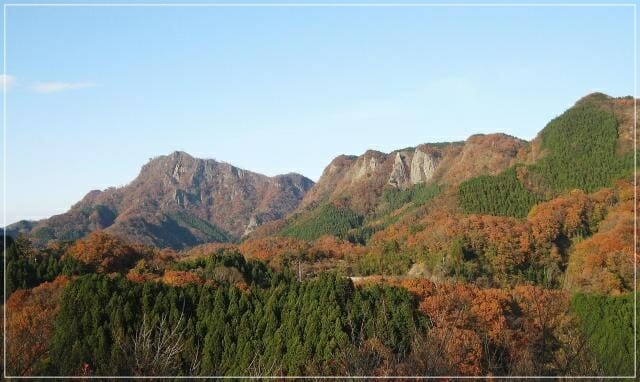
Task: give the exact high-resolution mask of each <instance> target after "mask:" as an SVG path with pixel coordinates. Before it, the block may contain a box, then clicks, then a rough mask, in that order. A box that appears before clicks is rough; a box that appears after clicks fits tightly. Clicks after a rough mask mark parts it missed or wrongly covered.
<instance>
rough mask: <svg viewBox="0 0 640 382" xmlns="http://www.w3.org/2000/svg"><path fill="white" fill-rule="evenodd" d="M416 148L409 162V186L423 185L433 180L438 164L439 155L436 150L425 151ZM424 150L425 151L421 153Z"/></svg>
mask: <svg viewBox="0 0 640 382" xmlns="http://www.w3.org/2000/svg"><path fill="white" fill-rule="evenodd" d="M426 149H427V148H425V149H422V150H421V149H420V148H417V149H416V151H415V152H414V153H413V159H412V160H411V173H410V175H409V180H410V181H411V184H418V183H425V182H428V181H430V180H431V178H433V174H434V173H435V172H436V168H437V167H438V164H439V163H440V159H441V156H440V155H441V154H440V152H439V151H436V150H428V151H427V150H426ZM423 150H425V151H423Z"/></svg>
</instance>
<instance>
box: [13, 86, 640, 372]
mask: <svg viewBox="0 0 640 382" xmlns="http://www.w3.org/2000/svg"><path fill="white" fill-rule="evenodd" d="M634 102H635V101H634V100H633V99H631V98H629V97H625V98H612V97H608V96H606V95H604V94H592V95H589V96H587V97H585V98H583V99H581V100H579V101H578V102H577V103H576V105H575V106H574V107H572V108H570V109H569V110H567V111H566V112H564V113H562V114H561V115H560V116H558V117H557V118H555V119H553V120H552V121H550V122H549V123H548V124H547V126H546V127H544V128H543V129H542V130H541V132H540V133H539V135H538V136H537V137H536V138H535V139H534V140H532V141H531V142H525V141H522V140H519V139H517V138H514V137H510V136H508V135H504V134H492V135H476V136H473V137H470V138H469V139H468V140H467V141H465V142H453V143H438V144H424V145H418V146H416V147H412V148H407V149H402V150H398V151H394V152H392V153H389V154H385V153H381V152H377V151H367V152H366V153H365V154H363V155H361V156H340V157H338V158H336V159H335V160H334V161H332V162H331V163H330V165H329V166H327V168H326V169H325V171H324V173H323V176H322V178H321V179H320V180H319V181H318V183H317V184H315V185H314V186H313V187H312V188H311V189H309V187H308V186H310V185H309V184H306V183H305V182H302V181H301V180H300V179H298V178H296V177H295V176H293V177H292V178H291V179H289V178H287V179H288V180H284V179H280V180H278V181H277V182H276V183H269V184H272V185H273V184H277V185H278V186H277V187H279V188H278V190H279V191H278V192H275V191H274V190H275V189H272V188H266V189H264V190H263V191H264V192H265V193H264V194H261V195H263V199H261V200H263V202H260V203H257V205H256V206H254V205H253V204H251V203H254V202H251V203H250V204H251V206H250V207H251V208H249V207H247V205H245V204H244V203H246V202H247V200H249V199H246V198H240V199H234V200H236V202H234V203H240V204H237V205H236V204H233V203H232V204H230V206H232V207H233V206H235V207H233V208H238V209H239V210H242V211H244V212H247V211H249V210H251V211H254V212H253V213H252V214H253V215H251V217H249V215H247V214H243V215H242V216H243V220H242V219H241V220H242V224H237V222H234V223H233V224H231V223H230V221H231V220H234V216H235V215H233V214H234V213H235V212H234V211H236V210H234V209H233V208H232V209H231V210H226V214H227V215H225V219H227V220H228V221H229V224H230V225H228V226H227V227H232V226H234V224H237V226H238V227H240V228H237V227H236V228H237V229H236V228H234V229H221V228H220V227H221V226H222V225H220V224H214V223H212V220H211V219H206V218H205V215H199V214H194V213H191V212H189V211H200V207H194V209H193V210H189V209H188V208H186V207H184V208H178V209H171V210H166V211H165V212H163V215H162V216H164V217H162V218H161V221H162V222H163V223H162V224H161V225H160V226H154V227H155V228H149V226H146V225H145V224H147V223H148V221H146V220H145V219H142V220H141V221H138V220H135V219H133V217H132V219H133V220H132V221H136V222H137V223H135V224H134V223H131V224H132V225H131V226H126V227H125V226H123V225H118V227H121V228H122V229H125V228H126V229H127V230H129V229H131V230H132V231H127V232H138V233H140V235H142V234H143V232H147V233H152V234H154V232H155V235H156V236H155V237H162V238H163V239H162V241H153V242H149V241H146V240H136V238H137V236H135V235H134V236H133V237H132V236H131V235H123V234H122V232H124V231H119V230H116V229H113V228H108V227H113V226H114V225H113V224H115V223H113V224H111V225H109V224H107V222H109V221H111V220H114V219H115V221H124V220H126V219H125V218H126V216H127V214H125V215H122V213H121V212H119V211H118V213H117V214H115V213H114V214H112V213H111V212H109V211H111V210H109V209H108V208H107V209H104V208H102V207H98V204H96V203H97V202H96V203H94V198H95V200H98V199H100V200H101V202H100V203H102V202H103V201H104V200H106V199H101V198H104V196H99V195H93V196H88V197H87V198H89V199H91V200H85V201H84V202H83V204H82V205H83V206H85V204H86V206H85V207H83V208H86V211H84V210H83V211H84V212H82V213H84V214H86V215H87V216H93V217H92V218H90V220H91V219H93V220H91V221H92V222H93V223H92V224H98V223H99V222H102V223H100V224H104V225H107V226H108V227H106V226H102V229H100V227H99V226H98V225H95V226H91V227H93V228H92V229H90V230H87V231H86V232H83V234H82V235H80V234H78V235H71V236H64V235H63V236H57V237H49V236H47V238H48V240H46V241H43V240H42V237H41V236H40V235H44V234H45V233H46V232H44V233H42V232H41V231H39V230H38V228H36V229H34V226H32V225H30V224H22V225H20V227H21V228H20V229H21V230H22V231H24V232H25V233H31V235H14V236H15V237H7V250H6V252H5V253H4V256H5V261H6V269H3V272H4V274H5V276H6V285H5V287H6V290H5V292H6V295H7V300H6V305H5V306H6V308H7V316H6V320H7V321H6V325H7V331H6V335H7V338H6V340H7V363H6V371H7V373H8V374H9V375H16V376H18V375H20V376H30V375H63V376H70V375H73V376H100V375H123V376H142V375H164V376H174V375H180V376H187V375H200V376H216V375H218V376H222V375H227V376H233V375H235V376H238V375H242V376H278V375H287V376H303V375H306V376H332V375H340V376H403V375H414V376H415V375H418V376H446V375H449V376H451V375H459V376H585V375H587V376H613V375H617V376H632V375H633V372H634V366H635V365H634V362H637V360H636V359H635V357H634V323H633V317H634V312H633V307H634V298H633V297H634V294H633V293H634V291H635V289H636V287H637V285H636V284H635V281H636V279H635V273H634V267H636V266H637V259H636V257H635V252H636V248H634V236H635V234H636V232H635V231H634V229H636V226H635V224H634V222H635V217H636V216H635V205H636V203H637V196H638V193H637V191H638V189H637V187H636V186H635V183H636V182H635V179H634V178H633V169H634V166H633V165H634V163H633V156H634V152H633V147H634V145H633V139H634V137H633V131H634V130H633V119H632V118H630V117H629V113H633V112H634ZM194 163H195V162H194ZM156 165H157V164H156ZM209 165H210V166H213V164H209ZM205 166H206V165H205ZM189 168H190V167H189ZM196 169H197V168H196ZM185 171H186V170H185ZM236 171H239V170H236ZM196 173H197V171H196ZM171 174H173V173H171ZM171 174H169V175H167V176H169V177H171ZM177 174H178V175H180V174H182V173H181V172H180V171H179V170H178V172H177ZM236 175H237V174H236ZM243 177H249V178H252V177H254V175H251V174H245V175H243ZM188 178H189V179H187V180H185V178H184V176H183V175H180V176H178V179H174V180H175V181H176V182H178V183H176V184H177V185H178V186H179V185H180V184H182V183H180V182H183V181H184V182H186V183H188V184H190V185H191V186H189V187H191V188H188V187H187V188H188V190H187V191H188V192H187V193H185V194H181V193H177V194H175V195H173V196H171V197H170V198H169V199H171V200H172V201H171V203H182V204H183V205H184V206H189V205H191V203H193V204H194V205H196V206H201V204H199V203H202V202H201V201H198V200H201V199H198V198H196V194H197V193H196V191H195V190H196V188H193V187H195V186H194V185H193V184H192V183H193V182H196V183H197V182H198V179H200V178H199V177H198V176H195V177H188ZM241 178H242V177H240V176H238V177H237V178H234V179H241ZM260 179H262V178H260ZM296 179H297V180H296ZM201 180H202V181H204V180H203V179H201ZM237 181H238V182H245V181H246V180H237ZM148 182H151V183H153V182H155V180H154V179H153V177H150V178H145V182H144V184H149V183H148ZM269 182H270V181H269ZM301 182H302V183H301ZM186 183H185V184H186ZM136 184H138V183H136ZM178 186H176V187H178ZM192 186H193V187H192ZM180 187H182V186H180ZM274 187H275V186H274ZM178 188H179V187H178ZM185 190H186V189H185ZM307 191H308V192H307ZM274 192H275V193H274ZM231 193H232V194H233V195H236V196H237V197H239V196H238V195H243V192H242V191H238V189H236V191H234V192H231ZM110 195H116V194H115V193H114V194H110ZM154 195H155V194H154ZM199 195H200V196H199V197H204V196H203V195H204V194H199ZM222 195H223V194H220V195H218V197H222ZM225 195H226V194H225ZM252 195H253V194H252ZM156 196H157V197H158V198H161V197H160V195H155V196H150V199H145V200H154V199H153V198H155V197H156ZM164 196H166V195H164ZM164 196H162V197H164ZM245 196H246V195H245ZM114 197H115V196H114ZM174 197H175V198H177V199H174ZM194 198H195V199H194ZM162 200H164V199H162ZM292 200H294V201H296V202H295V204H296V206H297V207H293V206H292V204H290V203H289V202H290V201H292ZM285 202H287V203H285ZM113 203H114V205H115V204H117V203H121V202H117V203H116V201H114V202H113ZM298 203H299V204H298ZM205 204H206V203H205ZM119 205H122V204H119ZM87 206H93V207H91V208H89V207H87ZM132 208H133V207H132ZM136 208H137V207H136ZM230 208H231V207H230ZM266 211H270V212H266ZM215 213H217V212H215ZM215 213H214V215H215ZM262 213H264V214H266V215H261V214H262ZM123 216H124V217H123ZM220 216H222V215H220ZM60 219H62V218H60ZM65 219H66V218H65ZM123 219H124V220H123ZM238 219H239V218H238ZM251 219H253V221H250V220H251ZM256 219H257V220H256ZM260 219H264V220H262V221H258V220H260ZM214 220H215V219H214ZM236 220H237V219H236ZM127 221H129V220H127ZM215 221H218V220H215ZM238 221H239V220H238ZM50 222H55V219H54V220H51V221H50ZM130 222H131V221H130ZM145 222H146V223H145ZM263 223H264V224H263ZM47 224H48V223H47ZM225 224H226V223H225ZM35 227H38V226H37V225H36V226H35ZM43 227H44V225H43V226H41V227H40V228H43ZM123 227H124V228H123ZM136 227H138V228H139V227H146V228H145V229H144V230H141V231H135V229H137V228H136ZM50 228H51V229H52V230H54V231H55V230H57V229H58V228H56V227H53V226H51V227H50ZM94 228H95V229H94ZM154 229H155V230H160V231H154ZM240 231H242V232H240ZM38 232H40V233H38ZM55 232H58V231H55ZM234 232H235V234H234ZM160 233H161V234H160ZM196 233H197V235H196ZM188 235H192V236H193V235H196V236H197V238H196V239H197V240H196V239H193V240H192V239H189V237H190V236H188ZM194 237H195V236H194ZM240 237H242V238H240ZM49 239H51V240H49ZM158 243H162V245H159V244H158Z"/></svg>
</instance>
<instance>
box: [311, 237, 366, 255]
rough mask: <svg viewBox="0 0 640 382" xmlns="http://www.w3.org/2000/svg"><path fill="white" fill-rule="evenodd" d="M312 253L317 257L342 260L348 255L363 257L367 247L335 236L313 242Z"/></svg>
mask: <svg viewBox="0 0 640 382" xmlns="http://www.w3.org/2000/svg"><path fill="white" fill-rule="evenodd" d="M310 252H311V253H312V256H313V254H314V253H315V254H316V257H329V258H336V259H342V258H344V257H345V256H348V255H362V254H364V252H365V247H363V246H361V245H355V244H352V243H350V242H348V241H346V240H342V239H339V238H337V237H335V236H331V235H324V236H322V237H320V238H318V239H317V240H316V241H314V242H313V244H312V246H311V249H310Z"/></svg>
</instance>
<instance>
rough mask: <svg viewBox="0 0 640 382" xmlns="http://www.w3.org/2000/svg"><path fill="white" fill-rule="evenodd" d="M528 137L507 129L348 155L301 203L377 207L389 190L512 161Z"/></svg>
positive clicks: (493, 169)
mask: <svg viewBox="0 0 640 382" xmlns="http://www.w3.org/2000/svg"><path fill="white" fill-rule="evenodd" d="M526 144H527V143H526V142H525V141H523V140H521V139H518V138H515V137H511V136H508V135H505V134H490V135H473V136H471V137H469V139H467V140H466V141H464V142H451V143H427V144H421V145H419V146H417V147H410V148H406V149H402V150H397V151H393V152H391V153H389V154H385V153H382V152H379V151H373V150H369V151H367V152H365V153H364V154H362V155H360V156H346V155H342V156H339V157H337V158H336V159H334V160H333V161H332V162H331V163H330V164H329V165H328V166H327V167H326V168H325V170H324V172H323V173H322V176H321V177H320V180H318V183H317V184H316V185H315V186H314V187H313V188H312V189H311V190H310V191H309V193H308V194H307V195H306V196H305V198H304V199H303V201H302V203H301V205H300V208H305V207H308V206H312V205H315V204H318V203H322V202H324V201H329V202H335V203H337V204H342V205H344V206H346V207H348V208H350V209H352V210H354V211H356V212H358V213H361V214H366V213H367V212H370V211H372V210H373V209H375V207H376V205H377V204H378V201H379V199H380V197H381V195H382V194H383V192H384V190H385V189H401V190H406V189H407V188H410V187H411V186H414V185H417V184H423V183H434V182H435V183H438V184H457V183H460V182H461V181H463V180H465V179H467V178H469V177H472V176H476V175H481V174H495V173H498V172H500V171H502V170H504V169H505V168H507V167H509V166H511V165H512V164H513V163H515V161H516V160H517V157H518V153H519V152H520V151H521V150H522V149H523V148H524V147H525V146H526Z"/></svg>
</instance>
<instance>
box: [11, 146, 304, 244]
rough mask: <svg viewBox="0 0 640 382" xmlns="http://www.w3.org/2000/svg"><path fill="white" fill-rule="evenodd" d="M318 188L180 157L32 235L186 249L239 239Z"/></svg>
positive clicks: (151, 166) (89, 199)
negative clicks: (101, 232) (103, 234)
mask: <svg viewBox="0 0 640 382" xmlns="http://www.w3.org/2000/svg"><path fill="white" fill-rule="evenodd" d="M312 186H313V182H312V181H311V180H309V179H307V178H305V177H304V176H302V175H299V174H286V175H278V176H275V177H267V176H264V175H261V174H256V173H253V172H250V171H246V170H242V169H239V168H237V167H234V166H232V165H230V164H227V163H220V162H217V161H215V160H211V159H206V160H204V159H198V158H194V157H192V156H190V155H189V154H186V153H184V152H174V153H172V154H170V155H166V156H160V157H157V158H155V159H153V160H151V161H150V162H149V163H147V164H146V165H144V166H143V167H142V170H141V171H140V174H139V175H138V177H137V178H136V179H135V180H133V181H132V182H131V183H130V184H128V185H127V186H125V187H122V188H118V189H115V188H111V189H107V190H105V191H92V192H90V193H89V194H87V195H86V196H85V198H84V199H83V200H81V201H80V202H78V203H77V204H76V205H74V206H73V207H72V208H71V209H70V210H69V211H68V212H67V213H65V214H62V215H57V216H53V217H51V218H49V219H45V220H43V221H40V222H37V223H35V224H34V225H33V227H29V228H30V230H29V232H31V234H32V236H33V238H34V241H35V242H36V243H40V244H43V243H46V241H48V240H50V239H75V238H78V237H81V236H83V235H85V234H87V233H88V232H90V231H93V230H96V229H106V230H107V231H110V232H113V233H117V234H119V235H121V236H124V237H125V238H127V239H130V240H132V241H137V242H142V243H146V244H152V245H156V246H159V247H166V246H169V247H174V248H183V247H186V246H191V245H196V244H199V243H203V242H210V241H225V240H232V239H237V238H240V237H241V236H242V235H243V234H245V233H247V232H250V231H251V230H253V229H254V228H255V227H257V226H258V225H260V224H262V223H265V222H268V221H271V220H275V219H280V218H282V217H284V216H285V215H286V214H287V213H289V212H290V211H292V210H293V209H295V208H296V207H297V206H298V204H299V203H300V201H301V200H302V198H303V197H304V195H305V194H306V193H307V191H308V190H309V189H310V188H311V187H312ZM21 227H22V228H24V225H21ZM8 228H11V227H8ZM9 231H10V230H9Z"/></svg>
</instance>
